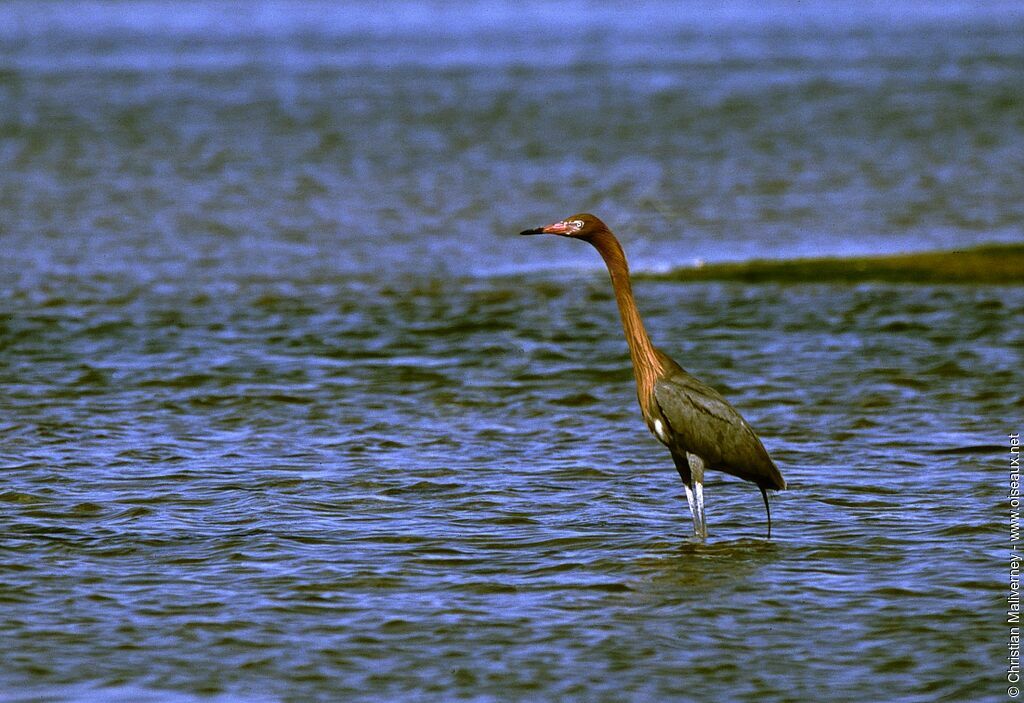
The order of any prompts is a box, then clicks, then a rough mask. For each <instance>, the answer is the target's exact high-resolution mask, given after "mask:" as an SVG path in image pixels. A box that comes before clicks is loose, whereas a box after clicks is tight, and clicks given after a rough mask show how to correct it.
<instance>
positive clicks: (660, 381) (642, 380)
mask: <svg viewBox="0 0 1024 703" xmlns="http://www.w3.org/2000/svg"><path fill="white" fill-rule="evenodd" d="M522 234H557V235H561V236H567V237H573V238H575V239H582V240H584V241H587V242H589V243H590V244H591V245H593V246H594V248H596V249H597V251H598V252H599V253H600V254H601V257H602V258H603V259H604V262H605V265H606V266H607V267H608V273H609V275H610V276H611V280H612V287H613V289H614V291H615V300H616V302H617V303H618V306H619V314H620V316H621V318H622V329H623V332H624V333H625V335H626V342H627V344H628V345H629V355H630V358H631V360H632V362H633V373H634V376H635V377H636V387H637V400H638V401H639V402H640V411H641V413H642V414H643V418H644V422H645V423H646V424H647V427H648V429H649V430H650V431H651V433H652V434H653V435H654V436H655V437H656V438H657V439H658V441H660V442H661V443H662V444H664V445H665V446H666V447H667V448H668V450H669V452H670V453H671V454H672V459H673V461H674V462H675V465H676V469H677V471H678V472H679V477H680V478H681V479H682V481H683V485H684V486H685V487H686V497H687V501H688V502H689V504H690V512H691V513H692V514H693V523H694V532H695V534H696V535H697V536H698V537H701V538H703V537H705V536H706V535H707V522H706V520H705V517H704V490H703V486H704V471H705V470H706V469H710V470H716V471H722V472H725V473H727V474H731V475H733V476H736V477H738V478H741V479H743V480H745V481H750V482H751V483H754V484H756V485H757V487H758V488H759V489H760V490H761V495H762V497H763V498H764V504H765V509H766V510H769V508H768V494H767V493H766V491H767V490H769V489H771V490H782V489H784V488H785V487H786V482H785V480H784V479H783V478H782V474H780V473H779V470H778V468H776V466H775V463H774V462H773V461H772V459H771V457H769V456H768V452H767V451H766V450H765V448H764V445H763V444H761V440H760V439H758V437H757V435H756V434H754V431H753V430H752V429H751V428H750V425H748V424H747V422H746V420H744V419H743V417H742V416H741V415H740V414H739V413H738V412H737V411H736V409H735V408H733V407H732V405H730V404H729V402H728V401H727V400H726V399H725V398H723V397H722V394H721V393H719V392H718V391H716V390H715V389H714V388H712V387H711V386H708V385H707V384H705V383H702V382H701V381H699V380H698V379H696V378H694V377H693V376H691V375H690V374H689V373H687V372H686V371H685V370H684V369H683V368H682V367H681V366H680V365H679V364H677V363H676V362H675V361H673V360H672V358H671V357H669V356H668V355H667V354H665V353H664V352H662V351H661V350H659V349H657V348H655V347H654V345H653V344H652V343H651V340H650V337H649V336H648V335H647V330H646V329H645V328H644V324H643V320H641V318H640V313H639V311H638V310H637V307H636V302H635V301H634V299H633V290H632V285H631V284H630V280H629V267H628V265H627V263H626V255H625V253H624V252H623V251H622V246H621V245H620V244H619V241H618V240H617V239H616V238H615V235H614V234H612V233H611V231H610V230H609V229H608V228H607V227H606V226H605V224H604V223H603V222H601V220H599V219H597V218H596V217H594V216H593V215H587V214H580V215H573V216H572V217H570V218H567V219H566V220H563V221H561V222H556V223H554V224H551V225H548V226H547V227H540V228H537V229H532V230H526V231H524V232H522ZM768 534H769V536H770V535H771V512H770V511H769V513H768Z"/></svg>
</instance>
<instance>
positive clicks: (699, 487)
mask: <svg viewBox="0 0 1024 703" xmlns="http://www.w3.org/2000/svg"><path fill="white" fill-rule="evenodd" d="M686 460H687V462H688V463H689V464H690V482H691V484H692V488H691V486H690V485H686V502H688V503H689V504H690V513H691V514H692V515H693V534H694V535H695V536H696V537H698V538H700V539H705V538H706V537H707V536H708V521H707V517H706V516H705V515H704V461H703V460H702V459H701V458H700V457H699V456H697V455H696V454H691V453H690V452H687V453H686Z"/></svg>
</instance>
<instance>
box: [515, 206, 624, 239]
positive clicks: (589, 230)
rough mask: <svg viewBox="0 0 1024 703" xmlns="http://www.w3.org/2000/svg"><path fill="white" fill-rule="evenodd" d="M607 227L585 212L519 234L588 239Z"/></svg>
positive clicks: (606, 229)
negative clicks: (554, 235)
mask: <svg viewBox="0 0 1024 703" xmlns="http://www.w3.org/2000/svg"><path fill="white" fill-rule="evenodd" d="M606 231H608V227H607V226H606V225H605V224H604V223H603V222H601V220H599V219H597V218H596V217H594V216H593V215H589V214H587V213H585V212H583V213H580V214H578V215H573V216H572V217H567V218H565V219H564V220H560V221H558V222H554V223H552V224H550V225H547V226H546V227H536V228H534V229H524V230H523V231H522V232H520V233H519V234H557V235H558V236H560V237H572V238H573V239H589V238H590V237H593V236H594V235H595V234H597V233H598V232H606Z"/></svg>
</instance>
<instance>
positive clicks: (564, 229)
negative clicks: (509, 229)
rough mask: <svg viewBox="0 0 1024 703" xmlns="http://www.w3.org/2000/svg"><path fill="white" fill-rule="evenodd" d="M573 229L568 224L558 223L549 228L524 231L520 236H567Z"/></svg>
mask: <svg viewBox="0 0 1024 703" xmlns="http://www.w3.org/2000/svg"><path fill="white" fill-rule="evenodd" d="M571 229H572V226H571V225H570V224H569V223H567V222H556V223H554V224H551V225H548V226H547V227H535V228H534V229H524V230H523V231H522V232H520V233H519V234H567V233H568V232H569V231H570V230H571Z"/></svg>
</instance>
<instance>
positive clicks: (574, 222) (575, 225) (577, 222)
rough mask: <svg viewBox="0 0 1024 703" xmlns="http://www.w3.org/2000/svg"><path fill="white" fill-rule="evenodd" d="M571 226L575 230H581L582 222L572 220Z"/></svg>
mask: <svg viewBox="0 0 1024 703" xmlns="http://www.w3.org/2000/svg"><path fill="white" fill-rule="evenodd" d="M572 226H573V227H575V228H576V229H581V228H582V227H583V220H573V221H572Z"/></svg>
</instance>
